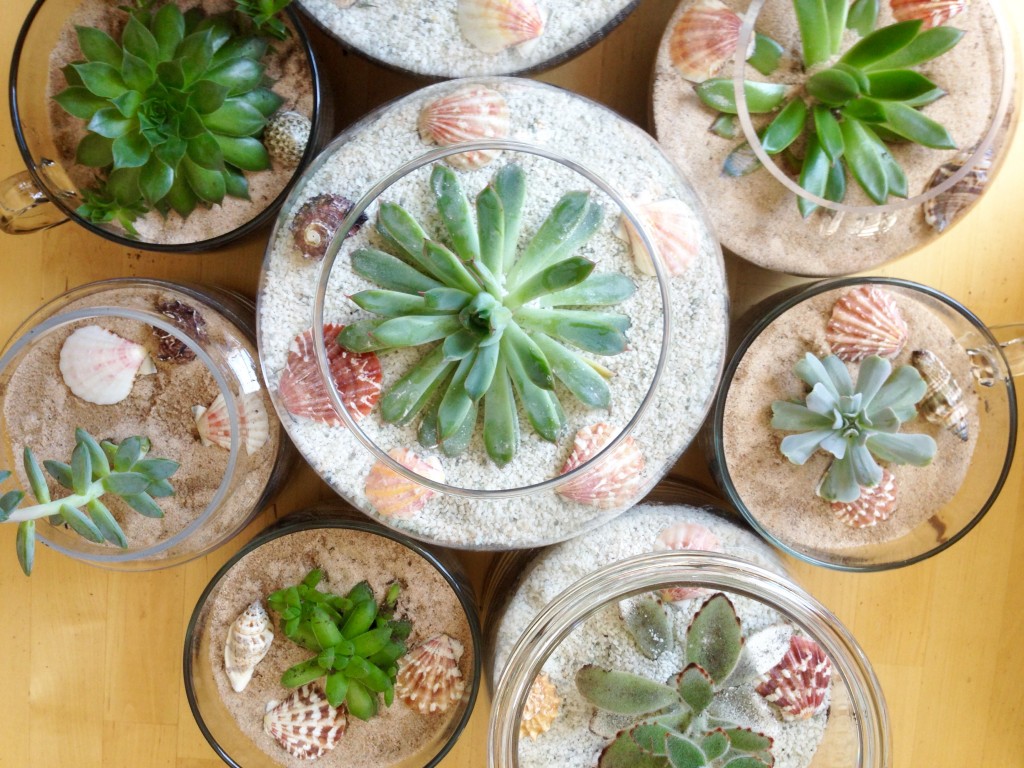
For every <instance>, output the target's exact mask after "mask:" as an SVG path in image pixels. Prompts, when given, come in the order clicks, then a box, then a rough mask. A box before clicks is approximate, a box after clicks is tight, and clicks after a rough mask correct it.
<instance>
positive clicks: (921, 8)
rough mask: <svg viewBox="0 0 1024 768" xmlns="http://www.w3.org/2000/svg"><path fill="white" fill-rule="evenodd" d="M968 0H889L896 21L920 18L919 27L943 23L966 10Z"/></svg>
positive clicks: (935, 25)
mask: <svg viewBox="0 0 1024 768" xmlns="http://www.w3.org/2000/svg"><path fill="white" fill-rule="evenodd" d="M968 3H969V0H889V5H890V7H891V8H892V15H893V16H894V17H895V19H896V21H913V20H914V19H921V21H923V22H924V23H923V24H922V25H921V29H930V28H931V27H937V26H939V25H941V24H945V23H946V22H947V21H949V20H950V19H952V18H953V17H954V16H957V15H959V14H960V13H962V12H963V11H966V10H967V5H968Z"/></svg>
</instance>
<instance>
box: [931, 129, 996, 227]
mask: <svg viewBox="0 0 1024 768" xmlns="http://www.w3.org/2000/svg"><path fill="white" fill-rule="evenodd" d="M976 151H977V148H975V147H972V148H971V149H967V150H964V151H963V152H958V153H957V155H956V157H954V158H953V159H952V160H950V161H949V162H948V163H943V164H942V165H940V166H939V167H938V168H937V169H936V170H935V173H933V174H932V177H931V178H930V179H929V180H928V183H927V184H926V185H925V191H927V190H929V189H934V188H935V187H937V186H939V184H941V183H942V182H944V181H945V180H946V179H948V178H949V177H950V176H952V175H953V174H954V173H956V172H957V171H959V170H960V169H961V168H962V167H963V166H964V164H965V163H966V162H967V161H968V160H969V159H970V158H971V156H972V155H973V154H974V153H975V152H976ZM994 157H995V153H994V152H993V151H992V147H989V148H988V149H987V150H985V152H984V153H983V154H982V156H981V157H980V158H978V161H977V163H976V164H975V166H974V167H973V168H972V169H971V170H970V171H968V172H967V174H966V175H965V176H964V177H963V178H962V179H960V181H958V182H957V183H956V184H954V185H953V186H952V187H950V188H949V189H947V190H946V191H945V192H940V193H939V194H937V195H936V196H935V197H933V198H931V199H930V200H925V201H924V203H923V204H922V205H921V209H922V210H923V211H924V220H925V222H927V224H928V226H930V227H931V228H932V229H934V230H935V231H936V232H940V233H941V232H945V231H946V229H948V228H949V226H950V225H951V224H952V223H953V222H954V221H956V219H957V218H958V217H959V216H960V215H961V214H962V213H964V211H966V210H967V209H968V208H970V207H971V206H972V205H974V204H975V203H976V202H978V198H980V197H981V196H982V194H984V192H985V188H986V187H987V186H988V182H989V174H990V173H991V171H992V160H993V158H994Z"/></svg>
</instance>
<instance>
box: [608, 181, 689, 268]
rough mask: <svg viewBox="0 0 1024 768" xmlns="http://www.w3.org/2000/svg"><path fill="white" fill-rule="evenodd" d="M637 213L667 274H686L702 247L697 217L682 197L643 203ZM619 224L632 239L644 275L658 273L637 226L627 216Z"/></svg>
mask: <svg viewBox="0 0 1024 768" xmlns="http://www.w3.org/2000/svg"><path fill="white" fill-rule="evenodd" d="M636 214H637V218H639V219H640V221H641V223H642V224H643V226H644V229H645V230H646V231H647V236H648V237H649V238H650V239H651V243H652V245H653V246H654V251H655V254H656V255H657V257H658V259H660V260H661V264H662V266H663V267H664V268H665V270H666V271H667V272H668V274H669V275H671V276H673V277H675V276H678V275H681V274H683V273H684V272H685V271H686V270H687V269H688V268H689V266H690V264H692V263H693V260H694V259H695V258H697V253H698V251H699V248H700V246H699V242H700V236H699V234H698V231H697V219H696V218H695V216H694V214H693V211H691V210H690V207H689V206H688V205H687V204H686V203H684V202H683V201H682V200H675V199H668V200H661V201H659V202H657V203H648V204H646V205H640V206H638V207H637V208H636ZM620 225H621V230H620V234H624V238H623V239H626V240H628V241H629V245H630V249H631V250H632V252H633V261H634V262H635V263H636V268H637V269H638V270H640V271H641V272H642V273H644V274H645V275H654V274H656V273H655V271H654V265H653V264H651V257H650V255H649V254H648V252H647V249H646V248H645V247H644V243H643V241H642V240H641V239H640V235H639V233H638V232H637V231H636V227H634V226H633V225H632V223H630V221H629V219H627V218H626V217H625V216H623V217H622V218H621V219H620Z"/></svg>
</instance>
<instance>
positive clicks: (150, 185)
mask: <svg viewBox="0 0 1024 768" xmlns="http://www.w3.org/2000/svg"><path fill="white" fill-rule="evenodd" d="M173 183H174V170H173V169H172V168H171V167H170V166H169V165H167V163H165V162H163V161H162V160H161V159H160V158H159V157H157V156H156V155H152V156H151V157H150V158H149V160H148V161H146V164H145V165H144V166H143V167H142V172H141V173H140V174H139V188H140V189H141V191H142V196H143V197H145V198H146V202H147V203H149V204H150V205H154V204H156V203H157V202H159V201H160V200H163V198H164V196H165V195H166V194H167V193H168V192H169V191H170V189H171V185H172V184H173Z"/></svg>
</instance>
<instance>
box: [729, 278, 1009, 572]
mask: <svg viewBox="0 0 1024 768" xmlns="http://www.w3.org/2000/svg"><path fill="white" fill-rule="evenodd" d="M768 306H769V307H770V308H769V309H768V310H766V311H764V312H763V314H761V315H760V316H758V317H757V318H756V319H755V322H754V325H753V327H752V328H751V329H750V330H749V332H748V333H747V335H746V336H745V337H744V338H743V340H742V342H741V343H740V345H739V348H738V349H737V351H736V353H735V354H734V356H733V358H732V360H731V361H730V363H729V366H728V368H727V370H726V375H725V380H724V384H723V386H722V389H721V391H720V392H719V395H718V398H717V400H716V403H715V409H714V413H713V420H712V436H711V445H710V446H709V448H710V452H711V453H712V454H713V470H714V471H715V474H716V476H717V477H718V479H719V480H720V482H721V484H722V487H723V489H725V491H726V492H727V493H728V494H729V497H730V499H731V500H732V501H733V503H734V504H735V505H736V507H737V508H738V509H739V510H741V511H742V512H743V514H744V516H746V518H747V519H748V521H750V522H751V524H753V525H754V526H755V527H756V528H757V530H758V531H759V532H761V533H762V534H764V535H766V536H767V537H769V538H770V539H771V540H772V541H773V542H774V543H776V544H778V545H780V546H782V547H783V548H785V549H786V550H788V551H789V552H791V553H793V554H795V555H797V556H799V557H802V558H804V559H806V560H808V561H810V562H813V563H817V564H822V565H828V566H831V567H835V568H843V569H850V570H873V569H879V568H888V567H893V566H899V565H906V564H909V563H912V562H916V561H918V560H920V559H923V558H925V557H928V556H930V555H932V554H934V553H936V552H938V551H941V550H942V549H944V548H946V547H948V546H949V545H951V544H952V543H953V542H955V541H957V540H958V539H959V538H961V537H962V536H963V535H965V534H966V533H967V532H968V531H969V530H970V529H971V528H972V527H973V526H974V525H975V523H977V522H978V520H979V519H980V518H981V517H982V515H984V513H985V512H986V511H987V509H988V508H989V506H990V505H991V504H992V502H993V501H994V500H995V498H996V496H997V495H998V493H999V490H1000V489H1001V487H1002V484H1003V481H1004V480H1005V478H1006V474H1007V472H1008V470H1009V466H1010V461H1011V459H1012V456H1013V446H1014V441H1015V439H1016V420H1017V417H1016V413H1017V412H1016V400H1015V396H1014V387H1013V378H1012V377H1013V375H1014V374H1015V373H1020V371H1019V369H1018V368H1014V367H1013V366H1010V365H1009V364H1008V363H1007V361H1006V358H1005V357H1004V355H1003V352H1002V349H1001V347H1000V344H999V342H998V341H997V340H996V338H995V337H994V336H993V335H992V333H991V332H990V331H989V329H988V328H986V327H985V326H984V325H983V324H982V323H981V322H980V321H979V320H978V319H977V318H976V317H975V316H974V315H972V314H971V313H970V311H969V310H967V309H965V308H964V307H963V306H961V305H960V304H959V303H957V302H956V301H954V300H953V299H951V298H950V297H948V296H946V295H944V294H941V293H939V292H938V291H935V290H933V289H930V288H928V287H926V286H923V285H918V284H915V283H910V282H906V281H902V280H895V279H887V278H850V279H848V280H841V281H832V282H824V283H820V284H816V285H814V286H811V287H810V288H806V289H804V290H801V291H800V292H799V293H797V294H796V295H791V296H788V297H777V298H775V299H774V300H770V301H769V302H768Z"/></svg>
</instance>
